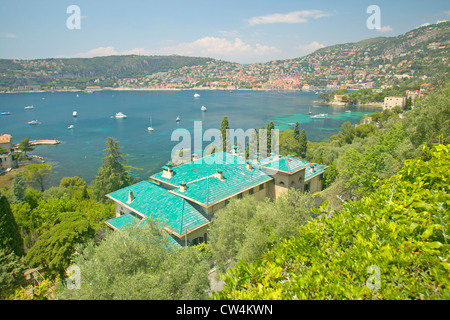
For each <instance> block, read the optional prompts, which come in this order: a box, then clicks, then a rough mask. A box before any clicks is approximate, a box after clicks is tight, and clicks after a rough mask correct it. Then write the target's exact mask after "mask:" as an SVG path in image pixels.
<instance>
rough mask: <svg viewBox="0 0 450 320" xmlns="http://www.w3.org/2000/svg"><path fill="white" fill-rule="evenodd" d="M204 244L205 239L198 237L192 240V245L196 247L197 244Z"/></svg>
mask: <svg viewBox="0 0 450 320" xmlns="http://www.w3.org/2000/svg"><path fill="white" fill-rule="evenodd" d="M202 242H203V237H198V238H195V239H194V240H192V244H193V245H194V246H195V245H196V244H199V243H202Z"/></svg>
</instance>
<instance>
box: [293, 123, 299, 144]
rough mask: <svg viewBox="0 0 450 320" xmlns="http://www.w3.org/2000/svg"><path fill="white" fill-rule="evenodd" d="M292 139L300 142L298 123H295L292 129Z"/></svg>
mask: <svg viewBox="0 0 450 320" xmlns="http://www.w3.org/2000/svg"><path fill="white" fill-rule="evenodd" d="M294 139H295V140H297V141H299V140H300V129H299V125H298V122H296V123H295V127H294Z"/></svg>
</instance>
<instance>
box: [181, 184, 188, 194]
mask: <svg viewBox="0 0 450 320" xmlns="http://www.w3.org/2000/svg"><path fill="white" fill-rule="evenodd" d="M186 189H187V184H186V183H184V182H182V183H180V192H185V191H186Z"/></svg>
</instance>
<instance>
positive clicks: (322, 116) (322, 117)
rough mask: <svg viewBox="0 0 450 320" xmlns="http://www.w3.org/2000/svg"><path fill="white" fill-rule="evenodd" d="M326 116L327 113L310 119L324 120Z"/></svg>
mask: <svg viewBox="0 0 450 320" xmlns="http://www.w3.org/2000/svg"><path fill="white" fill-rule="evenodd" d="M326 116H328V113H321V114H316V115H314V116H311V119H325V118H326Z"/></svg>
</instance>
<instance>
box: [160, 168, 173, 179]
mask: <svg viewBox="0 0 450 320" xmlns="http://www.w3.org/2000/svg"><path fill="white" fill-rule="evenodd" d="M162 177H163V178H166V179H170V178H172V177H173V170H172V169H171V168H170V167H167V166H164V167H163V174H162Z"/></svg>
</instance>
